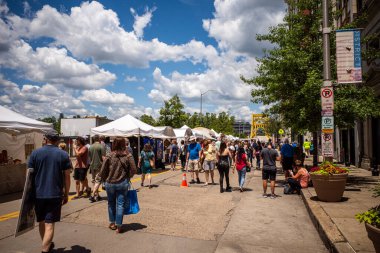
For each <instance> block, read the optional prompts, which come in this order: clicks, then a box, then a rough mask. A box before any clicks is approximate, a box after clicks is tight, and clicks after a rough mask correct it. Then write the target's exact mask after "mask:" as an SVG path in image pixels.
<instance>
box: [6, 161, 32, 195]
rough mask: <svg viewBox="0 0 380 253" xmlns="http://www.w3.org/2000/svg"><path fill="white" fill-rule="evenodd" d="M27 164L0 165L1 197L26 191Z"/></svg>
mask: <svg viewBox="0 0 380 253" xmlns="http://www.w3.org/2000/svg"><path fill="white" fill-rule="evenodd" d="M25 178H26V164H25V163H23V164H6V165H0V195H4V194H10V193H15V192H21V191H23V190H24V184H25Z"/></svg>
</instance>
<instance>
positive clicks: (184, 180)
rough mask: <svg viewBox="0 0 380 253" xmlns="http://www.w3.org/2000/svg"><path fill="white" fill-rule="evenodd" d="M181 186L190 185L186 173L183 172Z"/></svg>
mask: <svg viewBox="0 0 380 253" xmlns="http://www.w3.org/2000/svg"><path fill="white" fill-rule="evenodd" d="M181 187H188V185H187V180H186V173H183V177H182V183H181Z"/></svg>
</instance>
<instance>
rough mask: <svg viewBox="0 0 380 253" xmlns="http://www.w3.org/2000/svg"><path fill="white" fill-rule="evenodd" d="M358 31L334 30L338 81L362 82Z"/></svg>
mask: <svg viewBox="0 0 380 253" xmlns="http://www.w3.org/2000/svg"><path fill="white" fill-rule="evenodd" d="M361 64H362V58H361V45H360V31H359V30H356V29H348V30H337V31H336V67H337V77H338V83H361V82H362V65H361Z"/></svg>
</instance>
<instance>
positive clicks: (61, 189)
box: [28, 134, 71, 252]
mask: <svg viewBox="0 0 380 253" xmlns="http://www.w3.org/2000/svg"><path fill="white" fill-rule="evenodd" d="M45 140H46V143H47V144H46V145H45V146H43V147H41V148H39V149H37V150H34V151H33V152H32V154H31V156H30V159H29V164H28V167H29V168H32V169H33V176H34V182H35V189H34V190H35V196H36V199H35V211H36V216H37V222H38V223H39V232H40V236H41V240H42V252H51V251H52V250H53V248H54V243H53V242H52V240H53V236H54V224H55V222H58V221H60V220H61V208H62V205H64V204H66V203H67V201H68V195H69V190H70V168H71V162H70V159H69V156H68V155H67V153H66V152H65V151H63V150H61V149H59V148H58V147H57V146H56V145H57V142H58V140H59V136H58V135H57V134H46V135H45Z"/></svg>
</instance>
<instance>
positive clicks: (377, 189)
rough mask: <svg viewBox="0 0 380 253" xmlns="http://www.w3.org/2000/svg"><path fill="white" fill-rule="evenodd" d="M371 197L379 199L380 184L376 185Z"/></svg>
mask: <svg viewBox="0 0 380 253" xmlns="http://www.w3.org/2000/svg"><path fill="white" fill-rule="evenodd" d="M372 197H374V198H377V197H380V184H377V185H376V186H375V188H373V195H372Z"/></svg>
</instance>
